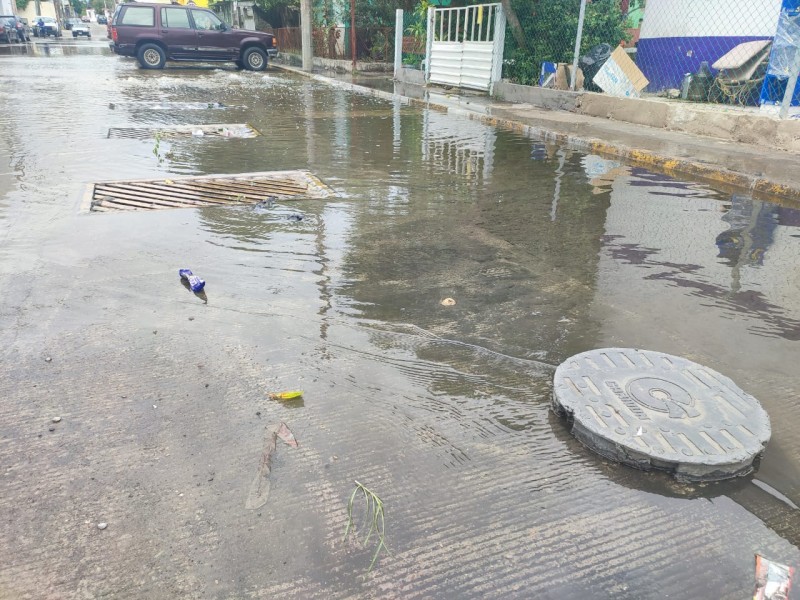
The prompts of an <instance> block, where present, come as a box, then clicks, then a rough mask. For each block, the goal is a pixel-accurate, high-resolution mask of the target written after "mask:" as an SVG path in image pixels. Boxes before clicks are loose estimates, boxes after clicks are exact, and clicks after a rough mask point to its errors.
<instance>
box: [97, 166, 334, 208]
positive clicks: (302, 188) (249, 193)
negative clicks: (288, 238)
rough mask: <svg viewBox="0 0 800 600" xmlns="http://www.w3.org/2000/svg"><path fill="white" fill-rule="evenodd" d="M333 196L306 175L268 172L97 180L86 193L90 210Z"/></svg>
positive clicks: (178, 206) (308, 174) (245, 202)
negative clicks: (132, 179) (130, 179)
mask: <svg viewBox="0 0 800 600" xmlns="http://www.w3.org/2000/svg"><path fill="white" fill-rule="evenodd" d="M333 195H334V192H333V190H332V189H331V188H329V187H328V186H327V185H325V184H324V183H322V181H320V180H319V179H318V178H317V177H315V176H314V175H312V174H311V173H310V172H308V171H267V172H262V173H244V174H240V175H203V176H200V177H176V178H174V179H139V180H135V181H101V182H98V183H95V184H92V185H91V186H90V188H89V190H88V191H87V194H86V198H85V201H84V208H85V209H87V210H91V211H94V212H108V211H113V210H157V209H162V208H196V207H201V206H233V205H239V204H257V203H258V202H264V201H268V200H269V199H270V198H275V199H286V198H293V197H303V198H329V197H331V196H333Z"/></svg>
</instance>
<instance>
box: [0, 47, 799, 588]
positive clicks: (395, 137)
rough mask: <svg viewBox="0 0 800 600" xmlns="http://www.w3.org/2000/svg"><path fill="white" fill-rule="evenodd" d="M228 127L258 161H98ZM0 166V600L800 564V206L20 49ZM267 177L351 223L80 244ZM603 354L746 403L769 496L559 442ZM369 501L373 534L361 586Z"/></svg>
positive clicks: (642, 575)
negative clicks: (381, 517)
mask: <svg viewBox="0 0 800 600" xmlns="http://www.w3.org/2000/svg"><path fill="white" fill-rule="evenodd" d="M217 103H219V104H221V105H223V106H218V105H217ZM210 123H250V124H251V125H253V126H254V127H255V128H256V129H258V130H259V131H261V133H262V135H261V136H259V137H256V138H253V139H220V138H216V139H212V138H191V137H189V138H185V139H172V140H162V141H161V142H159V144H158V145H156V143H155V139H154V138H153V137H152V136H150V135H149V134H145V135H142V136H138V137H129V138H118V137H109V135H108V134H109V129H110V128H114V127H117V128H157V127H168V126H172V125H190V124H196V125H201V124H210ZM0 158H2V161H0V290H2V303H0V361H1V364H0V368H1V369H2V376H1V377H0V398H2V402H0V497H2V507H3V509H2V513H0V519H1V520H0V523H1V524H0V558H1V559H2V560H0V565H1V566H0V598H3V599H5V598H9V599H17V598H31V599H34V598H35V599H38V598H53V599H55V598H101V597H107V598H165V599H166V598H198V599H199V598H220V599H233V598H268V597H275V596H278V595H280V596H282V597H289V598H369V597H374V598H487V597H493V598H512V597H518V598H532V597H536V598H559V599H561V598H567V599H572V598H575V599H578V598H581V599H582V598H625V599H628V598H630V599H650V598H730V599H734V598H735V599H739V598H742V597H746V596H748V595H749V594H750V593H751V592H752V583H753V556H754V554H755V553H761V554H763V555H765V556H767V557H768V558H771V559H773V560H777V561H779V562H783V563H788V564H793V565H795V566H800V549H799V548H798V546H799V545H800V511H798V509H797V506H796V505H797V504H800V441H798V440H800V436H798V432H799V430H800V417H798V414H800V412H798V408H800V405H798V396H797V393H796V390H797V389H798V383H799V382H798V379H799V378H800V376H798V371H797V367H796V365H797V356H798V341H799V340H800V308H798V307H800V303H798V294H800V276H798V270H797V264H798V258H800V212H798V210H797V209H796V208H793V207H791V206H786V205H781V204H780V203H767V202H761V201H756V200H752V199H749V198H746V197H742V196H734V197H731V196H730V195H726V194H723V193H720V192H716V191H714V190H712V189H709V188H708V187H705V186H701V185H697V184H692V183H687V182H680V181H674V180H671V179H668V178H666V177H662V176H658V175H654V174H652V173H648V172H646V171H643V170H640V169H630V168H627V167H625V166H623V165H619V164H617V163H613V162H611V161H607V160H603V159H601V158H599V157H595V156H584V155H581V154H578V153H572V152H564V151H561V150H559V149H558V148H555V147H551V146H545V145H543V144H539V143H536V142H535V141H531V140H528V139H524V138H521V137H518V136H516V135H513V134H510V133H508V132H503V131H498V130H495V129H493V128H491V127H487V126H484V125H482V124H479V123H476V122H472V121H468V120H463V119H460V118H457V117H453V116H448V115H443V114H441V113H437V112H435V111H431V112H427V111H422V110H420V109H417V108H412V107H408V106H404V105H402V104H401V103H399V102H396V103H388V102H384V101H381V100H377V99H374V98H370V97H366V96H359V95H354V94H351V93H349V92H346V91H343V90H339V89H333V88H330V87H327V86H325V85H324V84H321V83H317V82H310V81H307V80H304V79H302V78H299V77H297V76H295V75H290V74H286V73H282V72H280V71H278V70H270V71H268V72H267V73H264V74H254V73H243V72H238V71H236V70H234V69H232V68H229V67H227V66H226V67H224V68H221V69H216V68H210V67H197V66H192V67H186V66H177V67H173V68H169V69H167V70H165V71H163V72H144V71H142V70H140V69H139V68H138V67H137V66H136V64H135V63H134V62H133V61H131V60H125V59H120V58H117V57H114V56H112V55H110V54H109V53H108V51H107V49H106V48H105V47H104V42H102V41H101V40H97V39H93V40H92V41H91V42H89V41H86V40H78V41H75V42H73V41H72V40H67V41H66V42H64V43H48V44H37V45H35V46H30V47H28V48H27V49H26V51H25V52H23V51H22V49H16V50H15V52H14V53H8V52H6V53H4V52H2V51H0ZM276 169H281V170H283V169H310V170H311V171H312V172H313V173H315V174H316V175H317V176H319V177H320V178H321V179H322V180H324V181H325V182H326V183H327V184H328V185H330V186H331V187H332V188H333V189H334V190H335V191H336V192H337V195H338V197H337V198H335V199H328V200H314V199H305V200H298V201H293V202H288V201H282V202H278V203H277V204H276V205H275V206H273V207H269V208H259V209H256V208H253V207H234V208H230V207H228V208H204V209H197V210H195V209H188V210H164V211H153V212H128V213H122V212H120V213H108V214H96V213H89V212H87V211H86V210H85V208H86V193H87V189H89V186H90V184H91V183H92V182H94V181H99V180H107V179H135V178H148V177H179V176H182V175H193V174H209V173H241V172H255V171H267V170H276ZM294 214H301V215H302V216H303V219H302V220H299V221H298V220H296V219H291V218H290V216H291V215H294ZM183 267H188V268H191V269H193V270H195V272H197V273H198V274H199V275H201V276H202V277H204V278H205V279H206V281H207V282H208V283H207V287H206V297H205V298H199V297H197V296H195V295H193V294H192V293H191V292H189V291H188V290H187V289H185V288H184V287H183V286H182V285H181V283H180V282H179V280H178V276H177V271H178V269H179V268H183ZM448 297H450V298H453V299H455V300H456V304H455V305H454V306H443V305H442V304H441V300H442V299H444V298H448ZM605 346H630V347H642V348H651V349H655V350H660V351H664V352H668V353H671V354H676V355H681V356H686V357H687V358H689V359H691V360H695V361H697V362H700V363H703V364H707V365H709V366H710V367H712V368H714V369H716V370H718V371H720V372H722V373H724V374H726V375H728V376H730V377H732V378H733V379H734V380H735V381H736V382H737V383H738V384H739V385H740V386H741V387H742V388H744V389H745V390H746V391H747V392H749V393H751V394H753V395H754V396H756V397H757V398H759V399H760V400H761V402H762V403H763V405H764V407H765V408H766V409H767V411H768V412H769V414H770V416H771V418H772V427H773V440H772V442H771V444H770V446H769V447H768V449H767V452H766V454H765V456H764V458H763V460H762V462H761V465H760V467H759V470H758V471H757V473H756V474H755V476H751V477H747V478H742V479H739V480H736V481H733V482H724V483H719V484H707V485H685V484H679V483H676V482H674V481H673V480H671V479H670V478H669V477H666V476H663V475H660V474H646V473H641V472H638V471H633V470H631V469H628V468H625V467H620V466H617V465H613V464H609V463H607V462H605V461H603V460H602V459H600V458H598V457H596V456H594V455H592V454H590V453H589V452H588V451H587V450H586V449H584V448H583V447H582V446H581V445H580V444H579V443H577V442H576V441H575V440H574V439H572V437H571V436H570V435H569V433H568V431H567V429H566V427H565V425H564V423H562V422H560V421H559V420H558V419H557V418H556V417H555V416H554V415H553V414H552V412H551V411H550V410H549V401H550V393H551V377H552V373H553V367H554V366H555V365H557V364H559V363H560V362H561V361H563V360H564V359H566V358H567V357H569V356H571V355H572V354H575V353H577V352H581V351H584V350H588V349H592V348H600V347H605ZM287 389H302V390H303V391H304V396H303V399H302V400H295V401H291V402H280V401H276V400H271V399H270V398H269V397H268V393H269V392H272V391H280V390H287ZM53 417H60V418H61V420H60V421H59V422H57V423H54V422H53V421H52V418H53ZM280 422H284V423H286V425H287V426H288V427H289V428H290V429H291V431H292V432H293V433H294V435H295V437H296V438H297V440H298V442H299V446H298V447H297V448H292V447H290V446H288V445H285V444H283V443H282V442H280V441H279V442H278V444H277V446H276V447H275V451H274V453H273V454H272V459H271V465H270V467H271V468H270V470H269V471H270V472H269V474H268V475H266V474H265V469H264V460H263V457H264V452H265V448H266V449H270V446H271V444H270V440H271V437H270V432H271V431H272V430H271V428H272V427H274V426H275V425H277V424H278V423H280ZM355 480H358V481H360V482H362V483H364V484H365V485H367V486H368V487H369V488H370V489H372V490H374V491H375V492H376V493H377V494H378V495H379V496H380V497H381V498H382V500H383V502H384V505H385V507H386V514H385V516H386V542H387V545H388V548H389V551H390V552H391V554H382V555H381V556H380V558H379V559H378V562H377V564H376V566H375V568H374V569H373V570H372V571H371V572H369V573H367V568H368V566H369V563H370V561H371V560H372V557H373V553H374V551H375V548H376V546H375V537H374V535H373V536H372V537H371V538H370V539H369V540H368V541H367V543H364V535H363V534H362V535H361V537H353V536H350V537H349V538H348V539H347V540H345V539H344V532H345V527H346V523H347V519H348V514H347V501H348V498H349V497H350V493H351V491H352V489H353V485H354V483H353V482H354V481H355ZM267 484H268V487H269V490H268V493H267V492H266V491H265V490H266V488H267ZM254 486H255V488H256V489H257V490H260V491H259V492H258V493H257V494H256V495H257V496H258V498H257V499H260V500H263V501H264V503H263V504H262V505H261V506H258V507H257V508H253V506H254V504H258V503H259V502H255V503H254V502H253V493H254V492H253V489H254ZM356 513H357V514H356V516H357V517H360V514H361V513H359V512H358V510H357V511H356ZM98 523H107V528H105V529H102V530H101V529H98V527H97V525H98ZM362 533H363V529H362ZM797 589H798V588H797V586H796V587H795V592H794V596H793V597H797Z"/></svg>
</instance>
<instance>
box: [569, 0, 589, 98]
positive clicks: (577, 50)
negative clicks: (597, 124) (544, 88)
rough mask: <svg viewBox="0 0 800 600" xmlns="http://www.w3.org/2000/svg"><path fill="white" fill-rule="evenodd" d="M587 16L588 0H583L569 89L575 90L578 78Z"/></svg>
mask: <svg viewBox="0 0 800 600" xmlns="http://www.w3.org/2000/svg"><path fill="white" fill-rule="evenodd" d="M585 16H586V0H581V11H580V13H579V14H578V32H577V33H576V34H575V52H574V53H573V55H572V73H570V78H569V89H571V90H572V91H573V92H574V91H575V82H576V81H577V80H578V57H579V56H580V53H581V39H582V38H583V19H584V17H585Z"/></svg>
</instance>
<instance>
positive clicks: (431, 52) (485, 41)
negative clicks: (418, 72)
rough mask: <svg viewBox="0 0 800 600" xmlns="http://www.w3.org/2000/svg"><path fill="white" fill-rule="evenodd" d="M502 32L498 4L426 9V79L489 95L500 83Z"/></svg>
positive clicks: (502, 23) (501, 19)
mask: <svg viewBox="0 0 800 600" xmlns="http://www.w3.org/2000/svg"><path fill="white" fill-rule="evenodd" d="M505 31H506V16H505V13H504V12H503V8H502V6H501V5H500V4H478V5H475V6H465V7H462V8H430V9H428V39H427V52H426V54H427V57H428V60H427V63H426V69H425V75H426V78H427V80H428V81H430V82H431V83H440V84H444V85H452V86H456V87H465V88H472V89H476V90H487V91H489V92H491V91H492V85H493V84H494V82H495V81H499V80H500V75H501V69H502V65H503V45H504V42H505Z"/></svg>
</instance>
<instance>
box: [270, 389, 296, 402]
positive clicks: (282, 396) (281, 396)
mask: <svg viewBox="0 0 800 600" xmlns="http://www.w3.org/2000/svg"><path fill="white" fill-rule="evenodd" d="M302 396H303V390H292V391H290V392H270V393H269V397H270V398H271V399H272V400H294V399H295V398H300V397H302Z"/></svg>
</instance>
